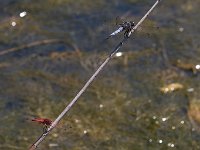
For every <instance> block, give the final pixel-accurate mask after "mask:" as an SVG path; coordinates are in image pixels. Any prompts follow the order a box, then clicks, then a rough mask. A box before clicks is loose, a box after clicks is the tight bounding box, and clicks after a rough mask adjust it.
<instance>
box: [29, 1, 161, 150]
mask: <svg viewBox="0 0 200 150" xmlns="http://www.w3.org/2000/svg"><path fill="white" fill-rule="evenodd" d="M159 1H160V0H157V1H156V2H155V4H154V5H153V6H152V7H151V9H150V10H149V11H148V12H147V13H146V14H145V15H144V17H143V18H142V19H141V20H140V21H139V22H138V24H137V25H136V26H135V27H134V28H133V30H131V31H130V32H129V33H128V37H127V36H125V37H124V39H123V40H122V41H121V42H120V43H119V44H118V45H117V46H116V47H115V49H114V50H113V51H112V52H111V53H110V55H109V56H108V57H107V58H106V60H105V61H104V62H103V63H102V64H101V65H100V67H99V68H98V69H97V70H96V71H95V73H94V74H93V75H92V76H91V77H90V79H89V80H88V81H87V82H86V84H85V85H84V86H83V88H82V89H81V90H80V91H79V92H78V94H77V95H76V96H75V97H74V99H73V100H72V101H71V102H70V103H69V104H68V105H67V106H66V108H65V109H64V110H63V112H62V113H61V114H60V115H59V116H58V117H57V118H56V120H55V121H54V122H53V123H52V124H51V126H50V127H49V128H48V129H47V132H46V133H43V134H42V135H41V136H40V137H39V138H38V140H37V141H36V142H35V143H34V144H33V145H32V147H31V149H35V148H37V146H38V145H39V144H40V143H41V142H42V141H43V140H44V138H45V137H46V136H47V135H48V134H49V133H50V132H51V130H52V129H53V128H55V126H56V125H57V124H58V122H59V121H60V120H61V119H62V118H63V116H64V115H65V114H66V113H67V112H68V111H69V110H70V109H71V107H72V106H73V105H74V104H75V103H76V101H77V100H78V99H79V97H80V96H81V95H82V94H83V93H84V92H85V90H86V89H87V88H88V86H89V85H90V84H91V83H92V81H93V80H94V79H95V78H96V76H97V75H98V74H99V72H100V71H101V70H102V69H103V68H104V67H105V65H106V64H107V63H108V62H109V61H110V59H111V58H112V57H113V56H114V55H115V54H116V53H117V52H118V50H119V49H120V48H121V47H122V45H123V44H124V43H125V42H126V41H127V40H128V38H129V37H130V35H131V34H132V33H133V32H135V30H136V29H137V27H138V26H139V25H140V24H141V23H142V22H143V21H144V20H145V18H146V17H147V16H148V15H149V14H150V12H151V11H152V10H153V9H154V8H155V6H156V5H157V4H158V3H159Z"/></svg>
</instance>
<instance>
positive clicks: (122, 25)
mask: <svg viewBox="0 0 200 150" xmlns="http://www.w3.org/2000/svg"><path fill="white" fill-rule="evenodd" d="M116 25H118V26H119V27H118V29H116V30H115V31H113V32H112V33H111V34H110V35H108V36H107V37H106V38H105V40H108V39H110V38H111V37H113V36H115V35H117V34H119V33H120V32H124V37H125V38H127V37H129V33H130V31H131V30H132V29H133V27H134V26H135V22H134V21H124V19H123V18H121V17H119V16H118V17H116ZM143 27H148V26H144V25H142V26H140V27H138V30H140V31H141V30H142V28H143ZM152 27H153V28H155V26H152ZM156 28H157V29H159V27H158V26H156ZM146 34H147V35H148V37H149V36H150V34H149V33H146Z"/></svg>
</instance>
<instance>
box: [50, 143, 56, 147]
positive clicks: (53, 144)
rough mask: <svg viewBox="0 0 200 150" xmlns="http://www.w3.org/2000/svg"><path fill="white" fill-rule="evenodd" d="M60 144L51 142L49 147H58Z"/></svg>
mask: <svg viewBox="0 0 200 150" xmlns="http://www.w3.org/2000/svg"><path fill="white" fill-rule="evenodd" d="M57 146H58V144H56V143H50V144H49V147H57Z"/></svg>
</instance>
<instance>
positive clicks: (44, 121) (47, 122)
mask: <svg viewBox="0 0 200 150" xmlns="http://www.w3.org/2000/svg"><path fill="white" fill-rule="evenodd" d="M32 121H34V122H38V123H40V124H43V125H45V126H50V125H51V124H52V121H51V120H50V119H47V118H34V119H32Z"/></svg>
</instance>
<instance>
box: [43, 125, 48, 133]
mask: <svg viewBox="0 0 200 150" xmlns="http://www.w3.org/2000/svg"><path fill="white" fill-rule="evenodd" d="M47 129H48V126H47V125H44V127H43V133H47Z"/></svg>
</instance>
